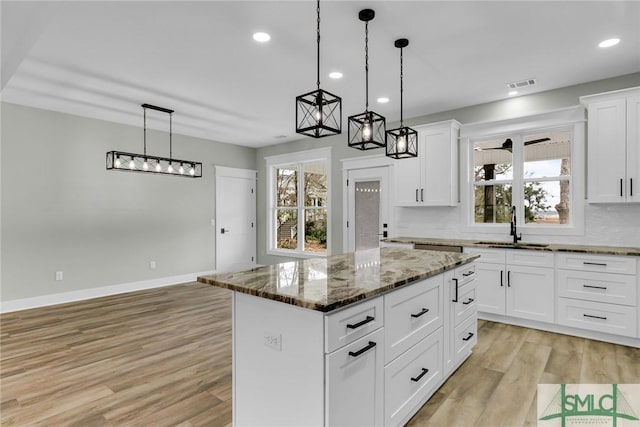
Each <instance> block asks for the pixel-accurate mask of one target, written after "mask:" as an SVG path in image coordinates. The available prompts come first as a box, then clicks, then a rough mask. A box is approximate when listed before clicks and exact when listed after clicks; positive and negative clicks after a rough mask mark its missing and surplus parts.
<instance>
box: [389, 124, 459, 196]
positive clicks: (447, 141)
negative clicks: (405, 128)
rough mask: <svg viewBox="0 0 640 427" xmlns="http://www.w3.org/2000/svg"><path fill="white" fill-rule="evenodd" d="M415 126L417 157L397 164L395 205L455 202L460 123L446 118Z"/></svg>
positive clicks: (395, 170)
mask: <svg viewBox="0 0 640 427" xmlns="http://www.w3.org/2000/svg"><path fill="white" fill-rule="evenodd" d="M414 129H415V130H416V131H418V157H416V158H413V159H404V160H402V161H401V162H396V164H395V165H394V168H393V169H394V186H395V191H394V205H395V206H456V205H457V204H458V133H459V130H460V123H458V122H457V121H455V120H447V121H444V122H438V123H433V124H429V125H424V126H415V127H414Z"/></svg>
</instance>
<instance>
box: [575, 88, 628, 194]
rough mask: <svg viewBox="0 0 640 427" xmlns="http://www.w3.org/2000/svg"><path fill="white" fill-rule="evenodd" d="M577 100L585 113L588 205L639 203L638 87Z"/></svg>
mask: <svg viewBox="0 0 640 427" xmlns="http://www.w3.org/2000/svg"><path fill="white" fill-rule="evenodd" d="M580 100H581V102H582V103H583V104H585V105H586V106H587V111H588V117H587V120H588V124H587V129H588V140H587V144H588V145H587V147H588V150H587V156H588V170H587V176H588V186H587V188H588V199H589V202H590V203H625V202H627V203H628V202H640V88H633V89H627V90H620V91H615V92H608V93H604V94H598V95H589V96H584V97H582V98H580Z"/></svg>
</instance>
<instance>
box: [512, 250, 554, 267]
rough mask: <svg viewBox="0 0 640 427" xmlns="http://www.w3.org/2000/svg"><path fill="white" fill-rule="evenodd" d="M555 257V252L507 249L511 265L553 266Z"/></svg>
mask: <svg viewBox="0 0 640 427" xmlns="http://www.w3.org/2000/svg"><path fill="white" fill-rule="evenodd" d="M553 258H554V256H553V252H545V251H538V250H520V249H515V250H510V251H507V264H509V265H524V266H531V267H550V268H553Z"/></svg>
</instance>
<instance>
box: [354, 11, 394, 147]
mask: <svg viewBox="0 0 640 427" xmlns="http://www.w3.org/2000/svg"><path fill="white" fill-rule="evenodd" d="M375 16H376V13H375V12H374V11H373V9H362V10H361V11H360V12H359V13H358V19H360V20H361V21H362V22H364V75H365V109H364V113H361V114H356V115H353V116H350V117H349V129H348V137H347V139H348V140H347V143H348V145H349V147H352V148H356V149H358V150H372V149H375V148H382V147H384V146H385V144H386V136H385V130H386V119H385V118H384V117H383V116H381V115H380V114H378V113H374V112H373V111H369V21H371V20H372V19H373V18H374V17H375Z"/></svg>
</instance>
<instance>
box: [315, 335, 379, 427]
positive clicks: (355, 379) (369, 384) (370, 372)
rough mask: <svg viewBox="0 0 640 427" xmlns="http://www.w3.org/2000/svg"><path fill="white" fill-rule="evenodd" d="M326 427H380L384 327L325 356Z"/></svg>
mask: <svg viewBox="0 0 640 427" xmlns="http://www.w3.org/2000/svg"><path fill="white" fill-rule="evenodd" d="M326 367H327V373H326V375H327V380H326V381H327V383H326V387H325V393H326V395H325V399H326V401H327V407H326V408H327V414H326V419H327V425H329V426H382V425H383V408H384V406H383V405H384V388H383V367H384V328H380V329H378V330H377V331H375V332H371V333H370V334H369V335H366V336H364V337H362V338H360V339H358V340H356V341H354V342H352V343H351V344H348V345H346V346H344V347H343V348H340V349H338V350H336V351H334V352H333V353H330V354H328V355H327V356H326Z"/></svg>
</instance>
